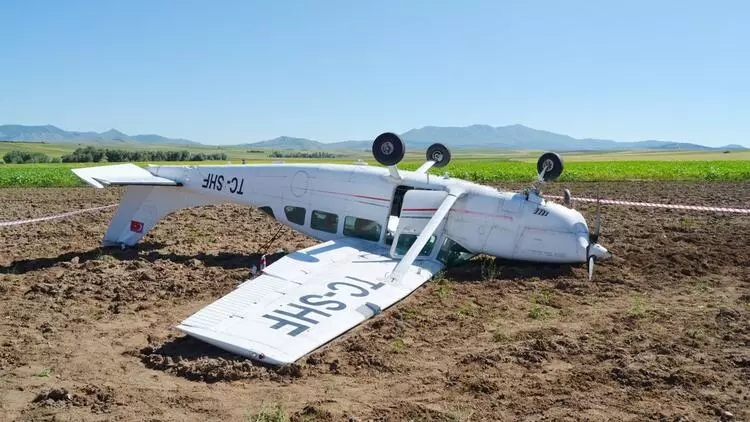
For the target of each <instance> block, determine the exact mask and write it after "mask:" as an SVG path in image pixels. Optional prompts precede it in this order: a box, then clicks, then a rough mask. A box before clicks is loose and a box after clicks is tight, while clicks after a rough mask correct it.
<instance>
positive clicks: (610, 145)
mask: <svg viewBox="0 0 750 422" xmlns="http://www.w3.org/2000/svg"><path fill="white" fill-rule="evenodd" d="M400 136H401V139H403V140H404V141H405V142H406V143H407V145H408V146H417V147H426V146H428V145H430V144H432V143H435V142H440V143H443V144H445V145H447V146H448V147H450V148H454V149H461V148H464V149H466V148H498V149H540V150H554V151H603V150H632V149H652V150H653V149H656V150H727V149H731V150H738V149H745V148H744V147H743V146H742V145H735V144H732V145H726V146H722V147H716V148H713V147H707V146H705V145H699V144H695V143H689V142H671V141H654V140H649V141H639V142H618V141H611V140H606V139H577V138H573V137H570V136H567V135H561V134H559V133H554V132H548V131H545V130H538V129H532V128H530V127H526V126H523V125H510V126H498V127H493V126H488V125H472V126H465V127H440V126H425V127H423V128H421V129H411V130H409V131H407V132H404V133H402V134H400ZM371 144H372V140H366V141H344V142H334V143H323V142H318V141H313V140H310V139H305V138H292V137H288V136H280V137H278V138H274V139H270V140H267V141H261V142H253V143H249V144H242V146H244V147H249V148H275V149H302V150H308V151H310V150H312V151H316V150H334V149H368V148H370V145H371Z"/></svg>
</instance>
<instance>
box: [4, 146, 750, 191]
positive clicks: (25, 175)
mask: <svg viewBox="0 0 750 422" xmlns="http://www.w3.org/2000/svg"><path fill="white" fill-rule="evenodd" d="M92 145H93V146H97V147H111V148H118V149H133V150H137V149H139V150H145V149H148V150H185V149H187V150H189V151H190V152H204V153H215V152H224V153H226V154H227V155H228V156H229V160H230V161H222V162H209V161H201V162H195V163H187V162H169V163H163V164H167V165H187V164H198V165H200V164H203V165H205V164H227V163H228V162H231V163H233V164H239V163H241V162H242V160H245V161H246V162H247V163H248V164H255V163H270V162H272V161H273V159H271V158H270V157H269V156H268V154H270V153H271V152H272V151H273V150H271V149H269V150H267V151H263V152H250V151H249V149H248V148H244V147H236V146H234V147H220V146H189V147H187V146H184V145H159V146H151V145H142V144H117V145H101V144H92ZM80 146H85V145H84V144H80V145H79V144H49V143H40V142H0V156H2V155H3V154H5V153H6V152H8V151H11V150H14V149H20V150H22V151H28V152H42V153H45V154H47V155H49V156H50V157H59V156H61V155H64V154H69V153H70V152H72V151H73V150H74V149H75V148H78V147H80ZM336 153H337V154H340V155H341V156H340V157H339V158H336V159H283V161H284V162H288V163H292V162H306V163H353V162H354V161H356V160H359V159H362V160H365V161H366V162H368V163H370V165H377V164H376V163H375V160H374V159H373V158H372V157H371V155H370V152H369V151H366V150H349V151H337V152H336ZM540 153H541V151H512V150H456V151H454V152H453V161H452V162H451V164H450V165H449V166H448V167H446V168H443V169H434V170H432V172H433V173H435V174H443V173H444V172H448V173H449V174H450V175H451V176H453V177H458V178H461V179H466V180H471V181H475V182H481V183H493V182H523V181H531V180H533V179H534V177H535V175H536V168H535V163H536V160H537V157H539V155H540ZM562 156H563V159H564V160H565V172H564V173H563V175H562V177H561V178H560V180H561V181H599V180H613V181H614V180H750V150H749V151H732V152H730V153H724V152H723V151H668V152H667V151H601V152H599V151H597V152H567V153H563V154H562ZM423 157H424V151H423V150H422V149H421V148H418V149H417V148H414V149H410V150H408V151H407V154H406V157H405V159H404V161H403V162H402V163H401V164H400V165H399V167H400V168H402V169H405V170H413V169H416V168H417V167H419V166H420V165H421V164H422V162H423V161H424V158H423ZM106 164H107V163H81V164H75V163H62V164H0V187H51V186H83V185H84V183H83V182H81V181H80V180H79V179H78V178H77V177H76V176H75V175H74V174H73V173H72V172H71V171H70V169H71V168H76V167H87V166H96V165H106ZM138 164H139V165H146V164H147V163H138ZM152 164H158V163H152Z"/></svg>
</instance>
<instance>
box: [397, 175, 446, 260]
mask: <svg viewBox="0 0 750 422" xmlns="http://www.w3.org/2000/svg"><path fill="white" fill-rule="evenodd" d="M446 196H448V192H445V191H431V190H410V191H408V192H406V193H405V194H404V201H403V206H402V207H401V214H400V215H399V219H398V226H397V227H396V230H395V233H394V235H393V243H392V244H391V256H392V257H394V258H400V257H402V256H404V254H406V252H407V251H408V250H409V248H410V247H411V245H413V244H414V241H416V240H417V236H419V234H420V233H422V229H424V227H425V226H426V225H427V222H428V221H430V218H432V216H433V214H435V211H437V209H438V207H440V204H442V203H443V201H444V200H445V198H446ZM444 226H445V221H443V222H442V223H441V224H440V226H439V227H438V229H437V230H436V231H435V234H434V235H433V236H432V237H431V238H430V240H429V241H428V242H427V244H426V245H425V247H424V248H422V251H421V252H420V254H419V258H423V259H424V258H427V257H430V256H432V255H433V252H437V251H436V249H437V248H435V244H436V243H437V241H438V240H439V238H440V237H441V235H442V233H443V228H444ZM419 258H417V259H419Z"/></svg>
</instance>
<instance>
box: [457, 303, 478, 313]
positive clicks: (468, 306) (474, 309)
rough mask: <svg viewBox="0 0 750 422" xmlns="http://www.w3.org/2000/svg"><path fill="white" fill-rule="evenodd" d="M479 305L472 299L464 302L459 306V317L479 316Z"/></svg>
mask: <svg viewBox="0 0 750 422" xmlns="http://www.w3.org/2000/svg"><path fill="white" fill-rule="evenodd" d="M478 310H479V305H477V304H476V303H474V302H472V301H468V302H464V303H462V304H461V306H459V307H458V311H456V315H458V316H459V317H475V316H477V313H478Z"/></svg>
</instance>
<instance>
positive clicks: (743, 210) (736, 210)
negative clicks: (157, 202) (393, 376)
mask: <svg viewBox="0 0 750 422" xmlns="http://www.w3.org/2000/svg"><path fill="white" fill-rule="evenodd" d="M546 197H547V198H550V199H563V197H562V196H556V195H546ZM573 201H579V202H593V203H596V201H597V199H595V198H577V197H574V198H573ZM600 201H601V203H602V204H610V205H630V206H635V207H650V208H666V209H673V210H689V211H716V212H731V213H738V214H750V209H747V208H726V207H703V206H699V205H678V204H658V203H653V202H633V201H618V200H614V199H601V200H600ZM116 206H117V204H112V205H104V206H101V207H94V208H86V209H82V210H76V211H70V212H65V213H62V214H55V215H48V216H46V217H38V218H30V219H27V220H14V221H0V227H8V226H18V225H21V224H29V223H37V222H40V221H49V220H57V219H59V218H65V217H71V216H74V215H78V214H83V213H87V212H92V211H100V210H106V209H109V208H114V207H116Z"/></svg>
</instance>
